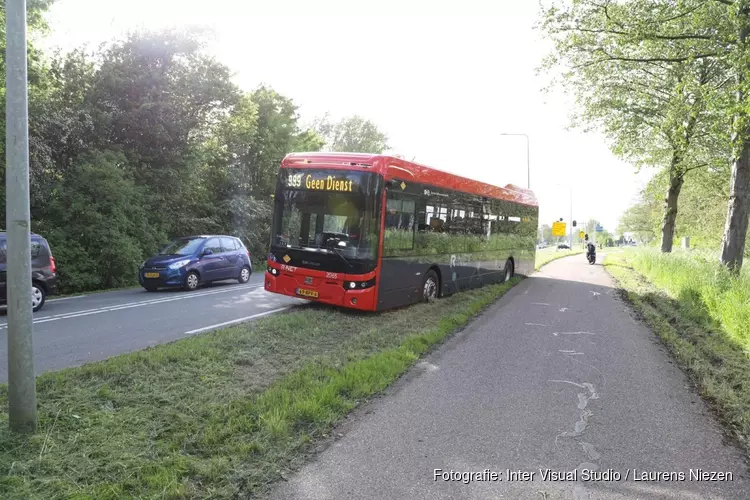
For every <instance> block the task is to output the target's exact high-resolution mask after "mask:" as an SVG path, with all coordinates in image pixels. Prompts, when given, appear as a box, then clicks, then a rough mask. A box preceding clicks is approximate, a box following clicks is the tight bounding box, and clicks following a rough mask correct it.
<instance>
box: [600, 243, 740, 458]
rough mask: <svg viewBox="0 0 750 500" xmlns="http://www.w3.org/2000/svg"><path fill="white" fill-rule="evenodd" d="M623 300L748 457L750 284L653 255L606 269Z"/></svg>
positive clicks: (626, 256) (638, 254) (694, 262)
mask: <svg viewBox="0 0 750 500" xmlns="http://www.w3.org/2000/svg"><path fill="white" fill-rule="evenodd" d="M604 265H605V266H606V269H607V270H608V271H609V273H610V274H611V275H612V276H613V277H614V278H615V279H616V280H617V282H618V284H619V287H620V288H621V290H622V293H623V295H624V296H625V298H626V299H627V300H628V301H629V302H630V303H631V304H632V305H633V306H634V307H635V310H636V312H637V313H639V315H640V316H641V317H642V318H643V319H644V320H645V321H646V322H647V324H648V325H649V326H650V327H651V328H652V330H653V331H654V332H655V333H656V334H657V335H658V336H659V338H660V339H661V340H662V342H663V343H664V344H665V345H666V346H667V348H668V349H669V350H670V351H671V353H672V354H673V356H674V357H675V358H676V359H677V361H678V363H679V364H680V366H681V367H682V368H683V369H684V370H685V371H686V372H687V373H688V375H689V376H690V378H691V379H692V380H693V382H694V383H695V385H696V386H697V387H698V390H699V391H700V393H701V396H702V397H703V398H704V399H705V400H706V401H707V402H708V403H709V404H710V406H711V407H712V408H713V409H714V410H715V411H716V414H717V416H718V417H719V419H720V420H721V421H722V423H723V424H724V426H725V428H726V429H727V430H728V432H729V433H730V434H731V435H733V436H734V437H736V438H737V440H738V441H739V442H740V443H741V445H742V446H743V447H744V449H745V451H746V452H750V335H749V333H750V280H748V277H747V276H743V277H740V278H733V277H731V276H730V275H729V274H728V273H727V272H726V270H725V269H723V268H722V267H721V266H719V265H718V264H717V263H715V262H710V261H705V260H702V259H696V258H694V257H691V256H690V255H688V254H679V253H678V254H673V255H664V254H661V253H659V252H657V251H652V250H628V251H626V252H622V253H617V254H610V255H608V256H607V258H606V259H605V261H604Z"/></svg>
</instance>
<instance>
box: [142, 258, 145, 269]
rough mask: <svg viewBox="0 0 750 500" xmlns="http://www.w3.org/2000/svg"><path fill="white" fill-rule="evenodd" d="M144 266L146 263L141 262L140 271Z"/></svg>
mask: <svg viewBox="0 0 750 500" xmlns="http://www.w3.org/2000/svg"><path fill="white" fill-rule="evenodd" d="M145 265H146V261H145V260H144V261H143V262H141V269H143V268H144V267H145Z"/></svg>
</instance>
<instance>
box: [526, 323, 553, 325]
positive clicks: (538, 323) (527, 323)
mask: <svg viewBox="0 0 750 500" xmlns="http://www.w3.org/2000/svg"><path fill="white" fill-rule="evenodd" d="M526 326H549V325H545V324H544V323H526Z"/></svg>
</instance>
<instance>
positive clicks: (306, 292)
mask: <svg viewBox="0 0 750 500" xmlns="http://www.w3.org/2000/svg"><path fill="white" fill-rule="evenodd" d="M297 295H302V296H303V297H310V298H312V299H317V298H318V291H317V290H306V289H304V288H297Z"/></svg>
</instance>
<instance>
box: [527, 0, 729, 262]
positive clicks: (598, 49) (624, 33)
mask: <svg viewBox="0 0 750 500" xmlns="http://www.w3.org/2000/svg"><path fill="white" fill-rule="evenodd" d="M545 4H546V6H545V7H543V11H542V18H543V20H542V23H541V28H542V30H543V31H544V33H545V34H546V35H547V36H548V38H550V39H551V40H552V41H553V43H554V46H555V49H554V52H553V53H552V54H551V55H550V57H548V58H547V59H546V60H545V62H544V64H543V65H542V67H543V68H544V69H546V70H555V69H557V68H562V71H561V72H560V73H559V74H556V75H555V78H554V79H553V82H552V84H558V83H560V84H562V86H563V87H565V88H566V89H568V90H570V91H571V92H572V93H573V94H574V97H575V99H576V102H577V104H578V109H577V112H576V114H575V117H574V121H573V123H574V124H575V125H583V126H585V127H589V128H596V129H599V130H601V131H603V132H604V134H605V135H606V136H607V138H608V139H609V141H610V146H611V149H612V151H613V152H614V153H615V154H617V155H619V156H620V157H622V158H623V159H626V160H628V161H631V162H632V163H634V164H635V165H636V166H637V167H639V168H640V167H641V166H644V165H647V166H656V167H659V168H660V169H662V170H663V171H664V177H663V178H661V179H666V181H667V182H665V183H663V184H660V186H661V188H662V191H661V193H659V194H660V196H661V197H662V199H663V200H664V201H665V203H664V204H663V205H662V206H661V207H660V211H661V221H659V222H656V223H654V221H653V220H652V218H651V217H652V215H653V214H652V212H653V210H652V209H653V208H654V206H653V205H652V204H651V200H650V199H647V200H644V203H646V204H647V205H648V209H646V208H645V206H643V207H638V208H634V210H633V211H631V212H630V213H628V214H626V216H625V218H624V220H625V222H624V226H637V227H635V228H634V230H635V231H636V232H639V233H641V234H643V235H644V237H648V238H649V239H651V238H653V237H654V236H655V235H656V234H660V235H661V239H662V248H663V249H665V250H668V249H669V248H670V247H671V243H672V240H673V239H674V238H675V236H676V234H677V233H678V232H679V222H677V224H675V216H677V217H679V210H678V209H677V207H678V197H679V198H680V199H681V200H683V201H681V203H680V204H682V203H683V202H684V198H683V197H684V194H685V193H683V189H685V190H688V189H689V190H691V191H692V193H691V194H695V193H696V190H694V189H693V188H694V187H695V185H696V183H699V182H702V181H704V180H706V179H707V176H706V175H702V176H700V179H699V178H698V177H699V176H697V175H692V174H693V172H694V171H702V173H703V174H706V172H711V173H717V175H721V172H723V171H725V170H726V168H727V166H728V165H729V163H730V160H731V156H732V153H731V144H732V141H733V139H732V137H731V132H732V127H733V125H732V123H733V121H734V122H735V123H736V120H734V117H735V115H736V114H737V113H736V110H733V94H734V92H735V91H736V90H737V88H736V86H735V85H734V81H735V79H733V78H732V76H733V73H732V71H733V67H735V66H736V65H735V63H734V62H733V60H732V57H731V56H730V53H731V50H730V49H731V48H732V47H733V44H734V43H735V42H736V33H737V30H736V28H737V25H736V19H735V16H734V15H733V13H732V9H731V8H730V7H729V6H728V5H727V4H725V3H722V2H716V1H709V2H705V1H702V0H686V1H681V2H672V1H670V0H656V1H654V0H627V1H624V2H610V1H605V2H594V1H590V0H576V1H569V2H568V1H566V2H557V1H550V2H545ZM717 178H718V177H717ZM661 179H660V181H659V182H661ZM710 183H711V184H715V182H713V181H711V182H710ZM695 202H696V200H695V198H694V197H691V199H690V200H688V203H692V204H695ZM725 203H726V202H725ZM724 208H725V209H726V205H725V206H724ZM647 214H648V217H647ZM646 219H648V222H647V221H646ZM712 222H715V220H714V219H712ZM654 233H655V234H654Z"/></svg>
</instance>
